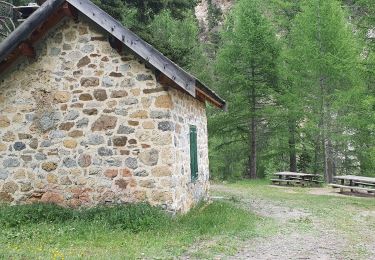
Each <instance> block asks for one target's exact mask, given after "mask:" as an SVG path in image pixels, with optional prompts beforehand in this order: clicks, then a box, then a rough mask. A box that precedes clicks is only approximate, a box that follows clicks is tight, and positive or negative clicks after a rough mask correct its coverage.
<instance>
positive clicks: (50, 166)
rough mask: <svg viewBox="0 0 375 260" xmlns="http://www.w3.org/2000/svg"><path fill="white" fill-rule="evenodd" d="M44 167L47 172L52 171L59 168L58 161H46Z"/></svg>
mask: <svg viewBox="0 0 375 260" xmlns="http://www.w3.org/2000/svg"><path fill="white" fill-rule="evenodd" d="M42 169H43V170H45V171H46V172H52V171H54V170H56V169H57V163H54V162H45V163H42Z"/></svg>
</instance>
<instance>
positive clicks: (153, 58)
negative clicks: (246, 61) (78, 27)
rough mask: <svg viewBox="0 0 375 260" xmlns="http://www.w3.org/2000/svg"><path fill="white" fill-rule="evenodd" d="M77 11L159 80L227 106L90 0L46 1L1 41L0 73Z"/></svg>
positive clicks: (26, 53)
mask: <svg viewBox="0 0 375 260" xmlns="http://www.w3.org/2000/svg"><path fill="white" fill-rule="evenodd" d="M78 13H79V14H81V15H84V16H86V17H88V18H89V19H90V20H92V21H93V22H94V23H96V24H97V25H98V26H99V27H101V28H102V29H104V30H105V31H107V32H108V33H109V35H110V36H111V39H110V43H111V45H112V47H118V48H121V47H122V46H126V47H127V48H129V49H130V50H131V51H133V52H134V53H135V54H136V55H137V56H138V57H139V58H141V59H142V60H143V61H144V62H145V63H146V64H148V65H149V66H151V67H152V68H153V69H155V71H156V72H157V76H158V80H159V81H160V82H163V83H166V84H169V85H171V86H172V87H175V88H177V89H179V90H182V91H184V92H187V93H188V94H189V95H191V96H193V97H194V98H197V99H199V100H201V101H206V100H207V101H209V102H211V103H212V104H213V105H215V106H217V107H219V108H222V109H225V108H226V103H225V101H224V100H223V99H222V98H220V97H219V96H218V95H217V94H216V93H215V92H214V91H212V90H211V89H210V88H208V87H207V86H205V85H204V84H203V83H201V82H200V81H199V80H198V79H197V78H195V77H194V76H192V75H190V74H189V73H187V72H186V71H184V70H183V69H182V68H181V67H179V66H178V65H176V64H175V63H173V62H172V61H171V60H170V59H168V58H167V57H165V56H164V55H163V54H162V53H160V52H159V51H158V50H156V49H155V48H154V47H153V46H151V45H150V44H148V43H147V42H145V41H144V40H142V39H141V38H140V37H139V36H137V35H136V34H134V33H133V32H131V31H130V30H129V29H127V28H125V27H124V26H123V25H122V24H121V23H120V22H119V21H117V20H115V19H114V18H113V17H111V16H110V15H109V14H107V13H106V12H104V11H103V10H102V9H100V8H99V7H98V6H96V5H95V4H93V3H92V2H91V1H89V0H47V1H46V2H45V3H44V4H43V5H42V6H41V7H40V8H39V9H38V10H36V11H35V12H34V13H33V14H32V15H31V16H30V17H29V18H28V19H26V20H25V21H24V22H23V23H22V24H21V25H20V26H19V27H18V28H17V29H16V30H15V31H13V32H12V33H11V34H10V35H9V36H8V37H7V38H6V39H5V40H4V41H3V42H1V43H0V73H3V72H4V71H5V70H6V69H7V68H8V67H9V66H10V65H11V64H12V63H13V62H14V61H16V60H17V58H18V57H20V56H27V57H34V56H35V51H34V48H33V44H34V43H35V42H37V41H38V40H40V39H41V38H42V37H43V35H44V34H45V33H46V32H47V31H48V30H49V29H51V28H53V26H55V25H56V24H57V23H58V22H59V21H60V20H61V19H62V18H64V17H65V16H69V17H72V18H74V19H78Z"/></svg>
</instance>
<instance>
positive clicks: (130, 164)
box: [125, 158, 138, 170]
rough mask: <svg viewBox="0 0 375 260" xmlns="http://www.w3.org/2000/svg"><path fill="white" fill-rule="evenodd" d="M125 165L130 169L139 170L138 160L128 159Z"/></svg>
mask: <svg viewBox="0 0 375 260" xmlns="http://www.w3.org/2000/svg"><path fill="white" fill-rule="evenodd" d="M125 165H126V166H127V167H128V168H130V169H133V170H134V169H137V168H138V161H137V159H136V158H126V159H125Z"/></svg>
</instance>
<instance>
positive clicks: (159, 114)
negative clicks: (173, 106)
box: [150, 111, 171, 119]
mask: <svg viewBox="0 0 375 260" xmlns="http://www.w3.org/2000/svg"><path fill="white" fill-rule="evenodd" d="M150 117H151V118H154V119H163V118H171V112H170V111H151V114H150Z"/></svg>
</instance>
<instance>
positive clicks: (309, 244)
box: [213, 185, 375, 260]
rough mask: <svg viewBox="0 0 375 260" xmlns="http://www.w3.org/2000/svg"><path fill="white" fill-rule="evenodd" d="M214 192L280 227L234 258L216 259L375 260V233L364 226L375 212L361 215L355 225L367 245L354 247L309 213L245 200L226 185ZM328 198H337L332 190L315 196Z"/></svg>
mask: <svg viewBox="0 0 375 260" xmlns="http://www.w3.org/2000/svg"><path fill="white" fill-rule="evenodd" d="M213 190H215V191H219V192H220V193H226V194H228V196H236V197H237V198H240V199H239V202H238V203H240V204H241V205H242V206H243V207H245V208H247V209H248V210H249V211H252V212H255V213H256V214H258V215H260V216H265V217H271V218H273V219H274V220H275V221H276V222H277V224H278V226H279V227H280V231H279V232H278V233H277V234H276V235H274V236H271V237H265V238H263V237H260V238H255V239H251V240H249V241H246V242H245V243H243V245H244V246H243V247H242V248H241V249H240V250H239V251H238V253H237V254H235V255H234V256H230V257H228V256H217V257H215V259H256V260H266V259H267V260H268V259H278V260H282V259H340V260H341V259H375V235H374V229H371V228H369V227H368V226H367V225H366V224H365V223H368V222H366V221H368V220H369V218H375V211H368V212H360V213H359V214H358V216H357V217H358V219H356V221H357V223H358V226H359V228H361V229H363V230H361V231H360V232H361V234H362V235H363V241H366V242H365V243H363V244H356V245H354V246H353V242H352V241H349V240H348V236H347V235H345V234H342V233H341V232H339V231H338V230H332V229H329V228H328V227H327V225H326V224H325V221H324V219H319V218H318V217H316V216H313V215H312V214H311V213H310V212H308V211H306V210H301V209H295V208H290V207H287V206H286V205H284V203H282V202H280V201H270V200H266V199H263V198H251V199H244V198H246V197H245V196H243V194H241V191H238V190H233V189H230V188H228V187H227V186H224V185H214V186H213ZM327 194H332V195H333V196H337V194H335V193H332V192H331V190H330V189H320V190H319V191H317V192H314V195H327ZM372 220H374V219H372ZM298 221H302V222H303V221H308V222H309V223H308V227H309V228H308V230H299V229H298V228H295V227H296V225H295V224H296V222H298ZM374 223H375V222H374ZM293 227H294V228H293ZM358 248H363V250H364V251H366V252H367V255H372V256H373V258H371V257H370V258H368V257H364V255H366V254H360V255H358V254H357V252H358Z"/></svg>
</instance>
